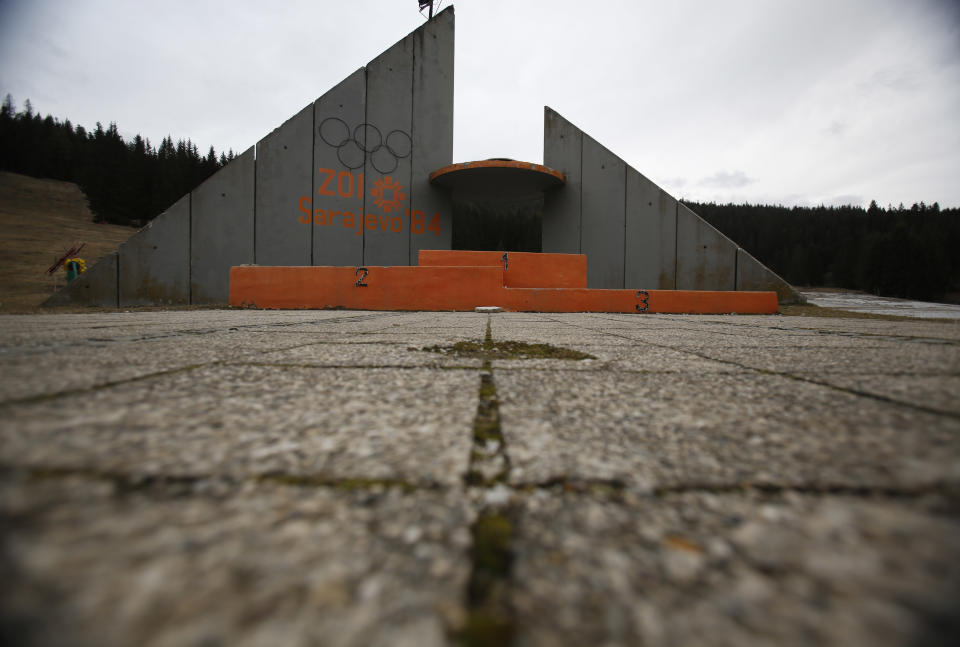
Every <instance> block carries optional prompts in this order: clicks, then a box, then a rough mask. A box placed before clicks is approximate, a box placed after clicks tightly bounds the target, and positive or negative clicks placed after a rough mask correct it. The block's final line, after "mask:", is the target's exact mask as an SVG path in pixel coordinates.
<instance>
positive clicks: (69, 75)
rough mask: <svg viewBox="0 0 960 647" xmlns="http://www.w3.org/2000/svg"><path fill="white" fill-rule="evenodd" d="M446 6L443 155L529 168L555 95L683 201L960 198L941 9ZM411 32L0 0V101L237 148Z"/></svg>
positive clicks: (266, 15) (831, 4) (365, 12)
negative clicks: (450, 64) (449, 18)
mask: <svg viewBox="0 0 960 647" xmlns="http://www.w3.org/2000/svg"><path fill="white" fill-rule="evenodd" d="M449 4H451V2H450V1H449V0H447V1H445V2H443V6H444V7H446V6H448V5H449ZM454 4H455V6H456V12H457V36H456V82H455V87H456V97H455V126H454V161H469V160H475V159H485V158H488V157H511V158H514V159H522V160H528V161H534V162H540V161H542V159H543V106H544V105H549V106H550V107H552V108H554V109H555V110H557V111H558V112H560V113H561V114H562V115H564V116H565V117H566V118H567V119H569V120H570V121H572V122H573V123H575V124H576V125H577V126H579V127H581V128H582V129H583V130H584V131H586V132H587V133H589V134H590V135H592V136H593V137H594V138H595V139H597V140H598V141H599V142H600V143H602V144H604V145H605V146H607V147H608V148H610V149H611V150H612V151H613V152H614V153H616V154H618V155H619V156H620V157H622V158H623V159H625V160H626V161H627V163H629V164H630V165H632V166H634V167H635V168H636V169H637V170H639V171H640V172H642V173H644V174H645V175H647V176H648V177H650V178H651V179H652V180H654V181H655V182H657V183H658V184H660V185H661V186H662V187H663V188H664V189H666V190H667V191H669V192H670V193H672V194H673V195H675V196H677V197H684V198H687V199H691V200H700V201H706V200H716V201H723V202H726V201H733V202H744V201H750V202H769V203H782V204H786V205H793V204H818V203H825V204H840V203H853V204H863V205H866V204H867V203H868V202H869V201H870V200H871V199H876V200H877V201H878V202H879V203H881V204H883V205H886V204H888V203H892V204H894V205H896V204H898V203H900V202H903V203H905V204H907V205H909V204H911V203H912V202H918V201H920V200H923V201H926V202H927V203H932V202H934V201H939V202H940V204H941V205H942V206H960V10H958V9H957V7H958V6H960V3H958V2H956V1H955V0H899V1H892V0H829V1H822V0H697V1H694V0H661V1H660V2H647V1H645V0H625V1H623V2H617V1H614V0H609V1H607V2H603V1H597V2H587V1H585V0H569V1H568V0H542V1H541V0H524V1H522V2H518V1H516V0H513V1H510V0H459V1H458V2H456V3H454ZM422 22H423V18H422V17H421V15H420V14H419V13H418V11H417V4H416V2H414V0H351V1H348V2H343V1H335V0H283V1H280V2H275V3H271V2H265V1H264V0H216V1H215V0H190V1H181V0H165V1H164V2H149V3H148V2H135V1H131V0H0V94H6V93H10V94H11V95H13V97H14V101H15V102H16V103H17V105H18V107H22V105H23V101H24V100H25V99H27V98H29V99H30V100H31V102H32V103H33V105H34V107H35V109H36V110H38V111H40V112H41V113H43V114H44V115H46V114H52V115H54V116H55V117H58V118H61V119H63V118H69V119H71V120H72V121H73V123H74V124H75V125H76V124H82V125H84V126H85V127H88V128H91V127H93V126H94V125H95V123H96V122H97V121H101V122H103V123H104V124H106V123H108V122H110V121H115V122H116V123H117V125H118V127H119V129H120V132H121V133H123V134H124V136H125V137H127V138H129V137H132V136H133V135H134V134H136V133H141V134H142V135H144V136H145V137H149V138H150V140H151V142H152V143H153V144H154V145H157V144H159V142H160V140H161V139H162V138H163V137H164V136H165V135H167V134H171V135H173V137H174V138H175V139H179V138H184V139H186V138H191V139H192V140H193V141H194V142H195V143H197V144H198V145H199V147H200V148H201V150H202V151H203V152H206V150H207V148H208V147H209V146H210V145H213V146H215V147H216V149H217V151H220V150H226V149H227V148H233V149H234V151H237V152H240V151H242V150H245V149H246V148H248V147H249V146H251V145H253V144H255V143H256V142H257V141H258V140H259V139H260V138H261V137H263V136H264V135H266V134H267V133H269V132H270V131H271V130H273V129H274V128H275V127H277V126H278V125H280V124H281V123H282V122H283V121H284V120H286V119H287V118H288V117H290V116H292V115H293V114H294V113H296V112H297V111H298V110H299V109H300V108H302V107H303V106H305V105H307V104H308V103H310V102H312V101H313V100H314V99H316V98H317V97H319V96H321V95H322V94H323V93H324V92H326V91H327V90H328V89H330V88H331V87H333V86H334V85H335V84H336V83H338V82H339V81H340V80H342V79H343V78H344V77H346V76H347V75H348V74H350V73H351V72H353V71H354V70H356V69H357V68H359V67H361V66H363V65H365V64H366V63H367V62H368V61H369V60H371V59H373V58H374V57H375V56H376V55H377V54H379V53H380V52H381V51H383V50H384V49H386V48H387V47H389V46H390V45H392V44H393V43H394V42H396V41H397V40H399V39H401V38H402V37H403V36H405V35H406V34H407V33H408V32H410V31H412V30H413V29H416V28H417V27H418V26H419V25H420V24H422Z"/></svg>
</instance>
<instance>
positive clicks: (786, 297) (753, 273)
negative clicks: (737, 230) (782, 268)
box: [737, 248, 803, 303]
mask: <svg viewBox="0 0 960 647" xmlns="http://www.w3.org/2000/svg"><path fill="white" fill-rule="evenodd" d="M737 289H738V290H773V291H774V292H776V293H777V300H778V301H779V302H780V303H799V302H802V301H803V297H801V296H800V294H798V293H797V291H796V290H794V289H793V287H791V285H790V284H789V283H787V282H786V281H784V280H783V279H782V278H780V277H779V276H777V275H776V274H775V273H774V272H773V271H772V270H771V269H769V268H768V267H767V266H766V265H764V264H763V263H761V262H760V261H758V260H757V259H755V258H754V257H753V256H751V255H750V254H748V253H747V251H746V250H745V249H743V248H740V249H737Z"/></svg>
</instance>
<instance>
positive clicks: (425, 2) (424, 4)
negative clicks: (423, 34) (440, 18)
mask: <svg viewBox="0 0 960 647" xmlns="http://www.w3.org/2000/svg"><path fill="white" fill-rule="evenodd" d="M435 1H436V4H437V6H436V8H437V9H439V8H440V5H441V4H443V0H417V2H418V3H419V4H420V13H421V14H422V13H423V10H424V9H427V8H429V9H430V15H429V16H428V17H427V20H432V19H433V9H434V6H433V4H434V2H435Z"/></svg>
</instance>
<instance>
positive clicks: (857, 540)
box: [0, 310, 960, 646]
mask: <svg viewBox="0 0 960 647" xmlns="http://www.w3.org/2000/svg"><path fill="white" fill-rule="evenodd" d="M504 341H516V342H529V343H547V344H552V345H554V346H559V347H563V348H567V349H572V350H578V351H582V352H585V353H588V354H589V355H591V356H593V359H582V360H570V359H543V358H535V359H520V358H506V359H491V358H492V357H495V356H497V355H496V354H495V353H494V352H493V350H494V349H495V348H496V345H497V344H498V343H499V342H504ZM458 342H474V344H473V345H474V346H479V347H480V348H481V350H480V352H479V353H469V352H467V350H466V349H465V347H464V345H463V344H461V346H460V347H458V348H460V350H461V352H456V351H450V352H445V353H437V352H431V351H428V350H424V349H425V348H428V347H432V346H453V345H454V344H457V343H458ZM0 368H2V371H3V372H2V377H0V528H2V530H0V581H2V582H3V586H2V588H0V620H2V625H0V643H4V644H26V645H29V644H40V645H67V644H69V645H97V646H101V645H157V646H160V645H191V646H192V645H197V646H199V645H204V646H207V645H315V644H316V645H417V646H420V645H428V646H429V645H443V644H457V643H462V644H504V643H508V642H512V643H513V644H516V645H536V646H539V645H556V644H570V645H588V644H596V645H634V644H643V645H748V644H749V645H753V644H756V645H767V644H770V645H773V644H777V645H781V644H785V645H801V644H802V645H806V644H827V645H925V644H929V645H936V644H944V645H945V644H953V642H952V640H953V639H951V638H949V636H950V635H954V636H956V635H958V632H960V618H958V613H957V609H958V608H960V604H958V599H960V598H958V594H960V487H958V486H960V395H958V394H960V325H958V324H951V323H946V324H945V323H935V322H922V321H917V322H892V321H880V320H864V319H823V318H802V317H781V316H769V317H747V316H701V317H696V316H654V315H633V316H631V315H605V314H565V315H545V314H523V313H517V314H512V313H497V314H493V315H487V314H476V313H384V312H347V311H314V312H276V311H274V312H263V311H243V310H204V311H198V310H184V311H171V312H145V311H135V312H130V313H124V312H116V313H108V314H77V315H37V316H4V317H0Z"/></svg>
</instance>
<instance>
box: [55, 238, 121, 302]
mask: <svg viewBox="0 0 960 647" xmlns="http://www.w3.org/2000/svg"><path fill="white" fill-rule="evenodd" d="M43 305H45V306H62V305H81V306H99V307H107V308H111V307H116V305H117V253H116V252H114V253H112V254H107V255H106V256H104V257H103V258H101V259H100V260H99V261H98V262H97V264H96V265H94V266H93V267H91V268H90V269H88V270H87V271H86V272H84V273H83V274H81V275H80V276H78V277H77V278H75V279H74V280H73V281H71V282H70V283H69V284H67V286H66V287H64V288H62V289H61V290H59V291H58V292H56V293H54V294H53V295H52V296H51V297H50V298H49V299H47V300H46V301H45V302H44V304H43Z"/></svg>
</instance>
